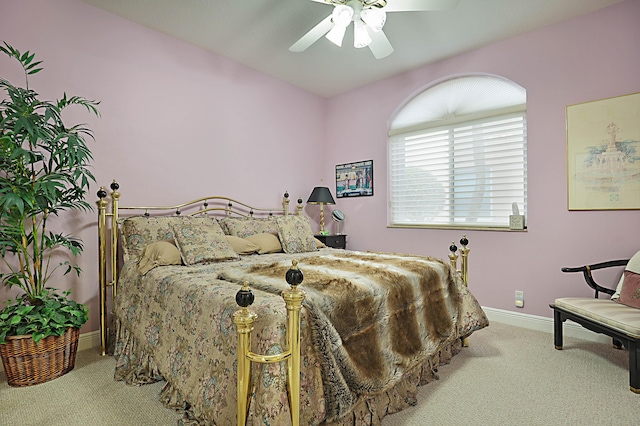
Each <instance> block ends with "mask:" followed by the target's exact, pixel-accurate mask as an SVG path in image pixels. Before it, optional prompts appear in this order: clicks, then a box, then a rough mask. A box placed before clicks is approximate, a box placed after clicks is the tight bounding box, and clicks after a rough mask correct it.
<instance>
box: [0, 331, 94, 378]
mask: <svg viewBox="0 0 640 426" xmlns="http://www.w3.org/2000/svg"><path fill="white" fill-rule="evenodd" d="M99 347H100V330H95V331H90V332H88V333H82V334H80V337H78V352H79V351H84V350H85V349H92V348H99ZM0 371H2V372H3V371H4V365H2V362H0Z"/></svg>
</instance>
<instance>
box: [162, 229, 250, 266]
mask: <svg viewBox="0 0 640 426" xmlns="http://www.w3.org/2000/svg"><path fill="white" fill-rule="evenodd" d="M172 228H173V238H174V239H175V241H176V246H178V249H179V250H180V256H182V261H183V262H184V263H185V265H197V264H199V263H210V262H217V261H220V260H231V259H239V258H240V256H238V254H237V253H236V252H235V251H233V247H231V244H229V242H228V241H227V237H226V235H224V232H223V231H222V228H220V225H218V224H217V223H215V226H212V224H202V223H190V222H184V223H182V224H181V225H172Z"/></svg>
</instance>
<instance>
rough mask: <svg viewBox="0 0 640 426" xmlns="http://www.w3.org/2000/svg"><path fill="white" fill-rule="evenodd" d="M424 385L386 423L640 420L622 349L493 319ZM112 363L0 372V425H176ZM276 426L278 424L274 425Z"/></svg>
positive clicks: (92, 355)
mask: <svg viewBox="0 0 640 426" xmlns="http://www.w3.org/2000/svg"><path fill="white" fill-rule="evenodd" d="M469 342H470V347H468V348H464V349H463V351H462V352H461V353H460V354H459V355H457V356H456V357H454V358H453V360H452V362H451V364H449V365H445V366H442V367H441V368H440V371H439V375H440V380H438V381H435V382H433V383H431V384H429V385H427V386H425V387H423V388H422V389H421V390H420V393H419V395H418V405H417V406H415V407H411V408H408V409H406V410H404V411H402V412H400V413H396V414H392V415H390V416H388V417H386V418H385V419H384V421H383V425H384V426H400V425H402V426H418V425H419V426H423V425H451V426H456V425H480V426H481V425H487V426H490V425H491V426H493V425H616V426H618V425H623V426H624V425H629V426H631V425H634V426H635V425H638V424H639V423H640V395H636V394H634V393H632V392H631V391H629V381H628V380H629V374H628V370H627V368H628V356H627V352H626V351H619V350H615V349H613V348H612V347H610V346H609V345H606V344H598V343H592V342H587V341H584V340H579V339H571V338H565V344H564V350H562V351H557V350H555V349H554V347H553V336H552V335H551V334H548V333H544V332H539V331H532V330H527V329H523V328H518V327H513V326H509V325H505V324H500V323H496V322H493V323H492V324H491V325H490V326H489V327H488V328H486V329H484V330H481V331H479V332H477V333H475V334H474V335H473V336H471V338H470V339H469ZM114 366H115V362H114V360H113V358H111V357H100V355H99V354H98V353H97V351H94V350H86V351H83V352H80V353H78V359H77V361H76V367H75V369H74V370H73V371H72V372H71V373H69V374H67V375H65V376H63V377H61V378H58V379H56V380H53V381H51V382H48V383H43V384H41V385H37V386H32V387H28V388H10V387H9V386H8V385H7V383H6V378H5V376H4V374H3V373H1V374H0V425H52V426H57V425H60V426H63V425H64V426H67V425H68V426H75V425H105V426H106V425H175V424H176V423H177V421H178V419H179V417H180V416H179V415H178V414H177V413H175V412H173V411H172V410H169V409H166V408H164V407H163V406H162V404H161V403H160V402H159V401H158V394H159V392H160V389H161V388H162V386H163V384H162V383H156V384H152V385H145V386H140V387H133V386H127V385H125V384H124V383H122V382H115V381H114V380H113V369H114ZM272 426H277V425H272Z"/></svg>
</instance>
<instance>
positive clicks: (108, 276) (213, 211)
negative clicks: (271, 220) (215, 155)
mask: <svg viewBox="0 0 640 426" xmlns="http://www.w3.org/2000/svg"><path fill="white" fill-rule="evenodd" d="M109 187H110V189H111V194H108V193H107V190H106V189H105V187H104V186H102V187H100V189H99V190H98V193H97V195H98V201H97V202H96V204H97V206H98V285H99V290H100V291H99V293H100V346H101V351H102V355H105V354H106V342H107V288H109V287H111V303H113V299H114V298H115V295H116V292H117V282H118V259H119V258H120V253H119V246H120V244H119V241H118V239H119V230H120V224H121V222H122V220H124V219H126V218H127V217H134V216H147V217H151V216H154V217H156V216H158V217H171V216H173V217H175V216H181V215H182V216H204V215H211V216H213V217H218V218H224V217H247V218H262V217H269V216H274V215H276V216H277V215H283V216H287V215H289V204H290V200H289V194H288V192H286V191H285V193H284V195H283V200H282V205H281V206H278V207H274V208H261V207H254V206H252V205H250V204H247V203H244V202H241V201H237V200H235V199H233V198H229V197H225V196H219V195H213V196H207V197H201V198H197V199H194V200H191V201H187V202H185V203H180V204H176V205H170V206H121V205H120V192H119V191H118V190H119V189H120V185H119V184H118V183H117V182H116V181H115V180H114V181H113V182H112V183H111V185H109ZM296 214H298V215H301V214H302V199H298V200H297V213H296Z"/></svg>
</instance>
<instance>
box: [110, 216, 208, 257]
mask: <svg viewBox="0 0 640 426" xmlns="http://www.w3.org/2000/svg"><path fill="white" fill-rule="evenodd" d="M186 221H188V222H189V223H201V224H209V225H216V224H217V220H216V219H215V218H214V217H206V216H205V217H202V216H197V217H194V216H135V217H128V218H125V219H123V220H122V225H121V228H120V231H121V233H122V253H123V255H124V260H125V262H126V261H128V260H129V259H139V258H140V254H141V253H142V250H143V249H144V248H145V247H146V246H148V245H149V244H151V243H155V242H156V241H171V240H173V230H172V229H171V225H172V224H178V225H179V224H181V223H184V222H186Z"/></svg>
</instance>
